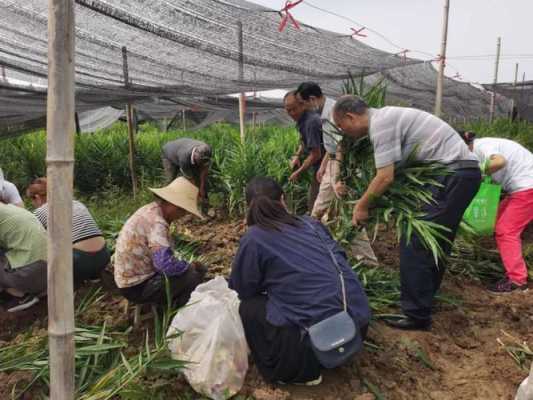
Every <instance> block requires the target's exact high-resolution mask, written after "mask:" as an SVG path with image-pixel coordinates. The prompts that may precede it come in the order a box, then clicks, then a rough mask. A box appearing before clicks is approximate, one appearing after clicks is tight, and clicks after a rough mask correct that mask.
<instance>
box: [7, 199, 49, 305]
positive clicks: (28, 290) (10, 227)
mask: <svg viewBox="0 0 533 400" xmlns="http://www.w3.org/2000/svg"><path fill="white" fill-rule="evenodd" d="M46 275H47V271H46V231H45V230H44V228H43V226H42V225H41V223H40V222H39V220H38V219H37V217H35V215H33V214H32V213H31V212H29V211H28V210H25V209H23V208H20V207H16V206H14V205H11V204H5V203H2V202H0V292H5V293H1V294H2V297H3V298H4V299H6V297H7V301H6V302H5V303H4V304H2V306H3V308H4V309H5V310H6V311H8V312H17V311H21V310H24V309H27V308H29V307H31V306H32V305H34V304H36V303H37V302H38V301H39V297H38V296H39V295H41V294H43V293H45V292H46V278H47V277H46ZM6 295H7V296H6Z"/></svg>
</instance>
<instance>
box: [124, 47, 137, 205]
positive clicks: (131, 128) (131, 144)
mask: <svg viewBox="0 0 533 400" xmlns="http://www.w3.org/2000/svg"><path fill="white" fill-rule="evenodd" d="M122 69H123V73H124V87H126V88H129V87H130V78H129V73H128V49H127V48H126V46H124V47H122ZM126 120H127V122H128V164H129V169H130V176H131V188H132V191H133V198H135V196H136V195H137V175H136V173H135V123H134V121H133V106H132V104H131V103H128V104H127V105H126Z"/></svg>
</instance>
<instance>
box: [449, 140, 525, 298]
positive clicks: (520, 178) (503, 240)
mask: <svg viewBox="0 0 533 400" xmlns="http://www.w3.org/2000/svg"><path fill="white" fill-rule="evenodd" d="M459 133H460V134H461V136H462V137H463V139H464V141H465V143H466V144H467V145H468V147H469V149H470V150H471V151H473V152H474V154H475V155H476V156H477V157H478V158H479V161H480V162H481V165H482V167H483V169H484V172H485V173H486V174H489V175H491V177H492V179H493V180H494V182H496V183H499V184H500V185H501V186H502V189H503V191H504V192H505V193H507V197H505V199H503V201H502V202H501V203H500V207H499V209H498V216H497V217H496V229H495V235H494V236H495V238H496V244H497V246H498V250H499V251H500V255H501V258H502V262H503V266H504V267H505V273H506V277H505V278H503V279H502V280H500V281H499V282H497V283H496V284H495V285H494V286H490V287H489V290H490V291H491V292H493V293H506V292H511V291H513V290H517V289H518V290H526V289H527V277H528V273H527V265H526V262H525V260H524V257H523V256H522V242H521V239H520V237H521V235H522V232H524V229H526V227H527V226H528V225H529V224H530V223H531V221H533V154H532V153H531V152H530V151H529V150H528V149H526V148H525V147H523V146H522V145H520V144H519V143H516V142H513V141H512V140H508V139H501V138H490V137H486V138H481V139H476V138H475V137H476V135H475V133H474V132H464V131H460V132H459Z"/></svg>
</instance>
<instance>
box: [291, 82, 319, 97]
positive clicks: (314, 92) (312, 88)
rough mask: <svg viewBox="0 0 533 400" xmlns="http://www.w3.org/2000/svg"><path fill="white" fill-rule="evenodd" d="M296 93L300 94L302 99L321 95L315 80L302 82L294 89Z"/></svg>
mask: <svg viewBox="0 0 533 400" xmlns="http://www.w3.org/2000/svg"><path fill="white" fill-rule="evenodd" d="M296 93H297V94H299V95H300V97H301V98H302V99H303V100H309V98H310V97H311V96H314V97H322V96H323V94H322V89H320V86H318V83H315V82H302V83H300V85H299V86H298V88H297V89H296Z"/></svg>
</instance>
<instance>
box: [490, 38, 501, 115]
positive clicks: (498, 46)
mask: <svg viewBox="0 0 533 400" xmlns="http://www.w3.org/2000/svg"><path fill="white" fill-rule="evenodd" d="M501 45H502V39H501V38H500V37H499V38H498V40H497V41H496V62H495V63H494V82H493V84H492V93H491V96H490V114H489V122H490V123H492V121H494V112H495V110H496V84H497V83H498V68H499V66H500V50H501Z"/></svg>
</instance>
